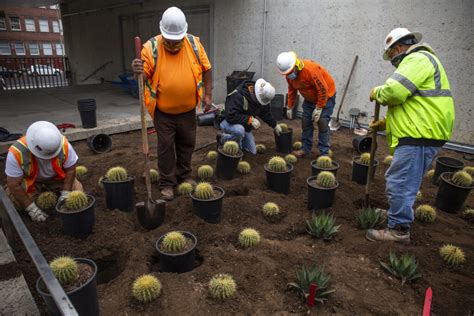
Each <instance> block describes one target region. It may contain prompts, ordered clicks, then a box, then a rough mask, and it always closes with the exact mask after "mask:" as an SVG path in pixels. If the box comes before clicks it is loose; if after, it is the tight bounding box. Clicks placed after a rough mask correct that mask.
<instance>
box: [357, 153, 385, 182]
mask: <svg viewBox="0 0 474 316" xmlns="http://www.w3.org/2000/svg"><path fill="white" fill-rule="evenodd" d="M369 161H370V153H363V154H362V155H360V156H357V157H354V158H353V159H352V181H354V182H357V183H358V184H363V185H365V184H367V174H368V173H369ZM378 165H379V162H378V160H377V159H374V168H373V169H372V175H371V177H372V179H373V178H374V175H375V169H376V168H377V166H378Z"/></svg>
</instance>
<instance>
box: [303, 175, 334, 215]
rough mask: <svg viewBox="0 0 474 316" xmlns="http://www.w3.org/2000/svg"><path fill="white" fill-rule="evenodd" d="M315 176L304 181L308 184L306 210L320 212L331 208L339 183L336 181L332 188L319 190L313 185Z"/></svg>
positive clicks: (319, 188)
mask: <svg viewBox="0 0 474 316" xmlns="http://www.w3.org/2000/svg"><path fill="white" fill-rule="evenodd" d="M316 178H317V176H311V177H309V178H308V179H306V183H307V184H308V210H320V209H323V208H328V207H331V206H332V203H333V202H334V196H335V195H336V189H337V188H338V187H339V182H337V181H336V186H335V187H334V188H321V187H318V186H316V185H315V184H313V183H312V182H313V181H315V180H316Z"/></svg>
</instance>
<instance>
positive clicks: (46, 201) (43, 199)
mask: <svg viewBox="0 0 474 316" xmlns="http://www.w3.org/2000/svg"><path fill="white" fill-rule="evenodd" d="M56 203H58V197H57V196H56V194H55V193H54V192H43V193H41V194H40V195H38V197H37V198H36V205H38V207H39V208H40V209H42V210H51V209H53V208H54V207H55V206H56Z"/></svg>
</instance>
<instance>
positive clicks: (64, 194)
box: [58, 190, 71, 204]
mask: <svg viewBox="0 0 474 316" xmlns="http://www.w3.org/2000/svg"><path fill="white" fill-rule="evenodd" d="M69 193H71V191H68V190H62V191H61V195H60V196H59V199H58V204H60V203H61V202H63V201H64V200H65V199H67V196H68V195H69Z"/></svg>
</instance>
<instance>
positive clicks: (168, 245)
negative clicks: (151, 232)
mask: <svg viewBox="0 0 474 316" xmlns="http://www.w3.org/2000/svg"><path fill="white" fill-rule="evenodd" d="M184 247H186V237H184V235H183V234H182V233H180V232H177V231H173V232H169V233H167V234H166V235H165V237H164V238H163V241H162V242H161V250H163V251H164V252H166V253H180V252H183V250H184Z"/></svg>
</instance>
